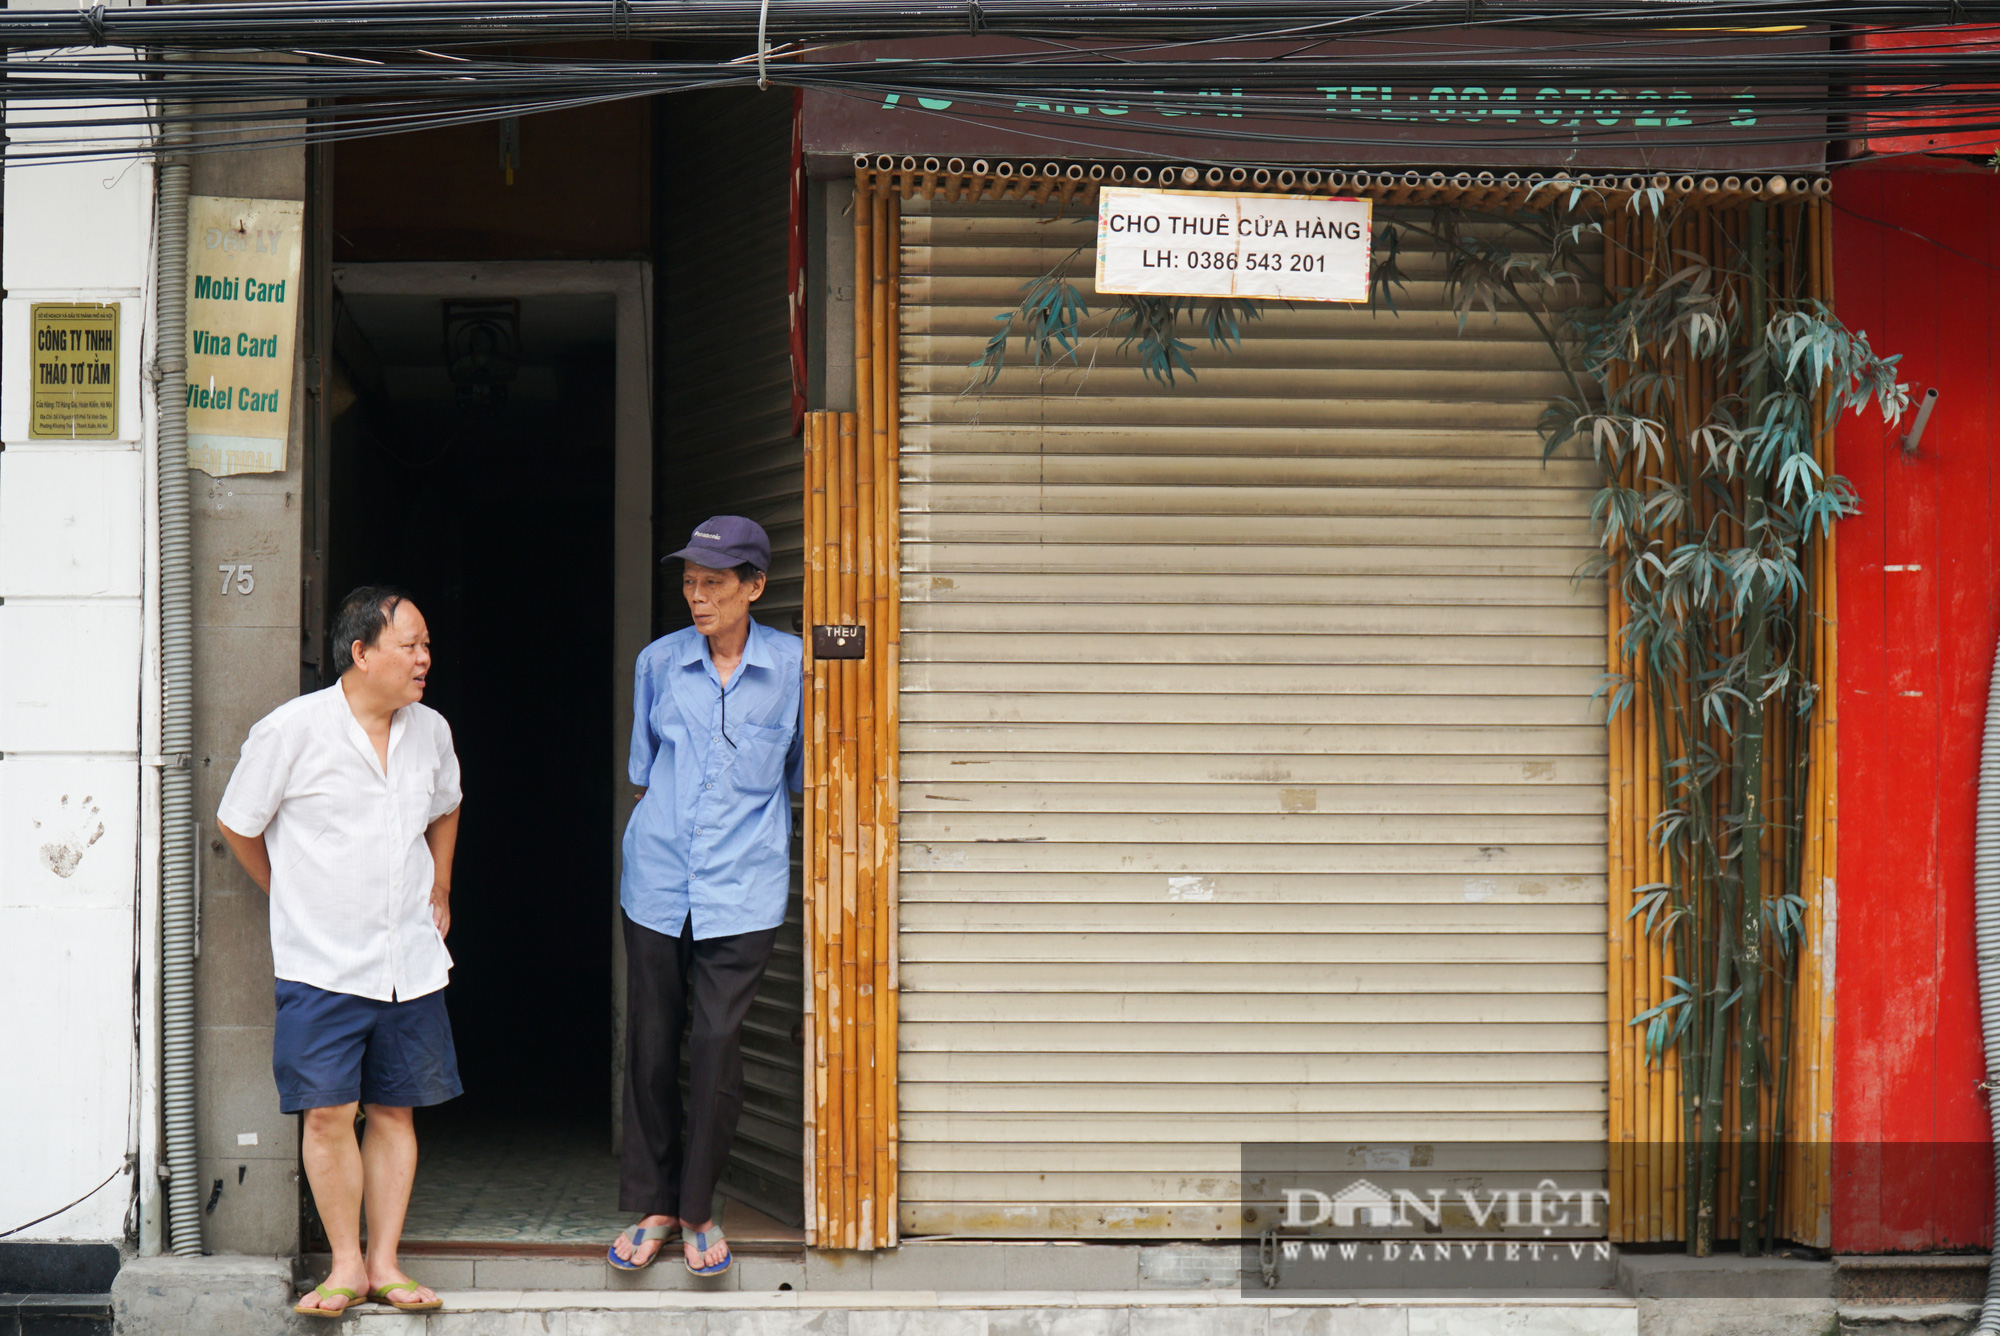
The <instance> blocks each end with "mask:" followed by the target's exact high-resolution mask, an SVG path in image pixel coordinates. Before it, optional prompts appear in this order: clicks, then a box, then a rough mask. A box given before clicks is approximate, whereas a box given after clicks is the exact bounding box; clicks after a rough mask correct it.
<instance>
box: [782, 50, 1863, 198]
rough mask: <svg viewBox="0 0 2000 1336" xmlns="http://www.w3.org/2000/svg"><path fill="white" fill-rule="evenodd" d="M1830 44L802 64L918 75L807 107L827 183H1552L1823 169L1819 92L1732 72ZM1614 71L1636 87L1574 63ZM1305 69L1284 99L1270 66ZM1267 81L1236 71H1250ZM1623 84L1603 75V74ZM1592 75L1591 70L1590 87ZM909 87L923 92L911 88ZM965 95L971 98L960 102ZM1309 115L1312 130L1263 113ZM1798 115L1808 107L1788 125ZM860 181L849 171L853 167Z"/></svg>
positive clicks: (940, 53) (822, 93)
mask: <svg viewBox="0 0 2000 1336" xmlns="http://www.w3.org/2000/svg"><path fill="white" fill-rule="evenodd" d="M1828 44H1829V39H1828V36H1827V33H1826V32H1825V31H1824V30H1823V29H1817V28H1812V27H1806V26H1802V27H1800V28H1798V29H1797V30H1795V31H1792V32H1786V33H1730V32H1726V31H1708V32H1699V33H1675V32H1653V33H1643V34H1642V33H1634V34H1632V35H1630V36H1625V35H1620V36H1619V37H1618V38H1616V39H1615V41H1608V40H1607V38H1606V37H1605V36H1604V35H1603V34H1601V33H1600V34H1595V35H1592V34H1582V33H1564V32H1555V31H1537V30H1527V29H1521V28H1490V27H1487V28H1456V29H1439V30H1436V31H1427V32H1425V33H1424V34H1423V35H1422V37H1421V39H1413V38H1408V37H1397V36H1390V35H1386V34H1385V35H1369V36H1358V37H1341V38H1328V37H1326V36H1324V35H1323V34H1320V33H1314V34H1312V35H1311V36H1310V37H1307V38H1303V39H1301V40H1300V41H1296V42H1291V43H1282V42H1238V43H1221V42H1218V43H1208V44H1203V43H1199V42H1188V43H1175V44H1173V45H1171V46H1170V47H1167V48H1161V47H1160V46H1158V45H1157V44H1146V45H1143V46H1140V47H1137V48H1132V49H1126V50H1121V49H1119V48H1116V47H1110V46H1097V47H1093V46H1092V45H1091V44H1089V43H1069V42H1066V43H1063V44H1062V50H1061V52H1060V53H1059V56H1060V58H1059V59H1058V58H1057V54H1056V53H1052V52H1051V50H1050V45H1051V44H1048V43H1034V42H1028V41H1020V40H1009V39H1004V38H997V37H991V36H979V37H935V38H920V39H909V40H902V41H882V42H851V43H844V44H827V45H824V46H819V47H815V48H814V49H813V50H812V51H811V52H810V53H809V54H808V55H807V56H806V59H808V60H812V61H816V62H828V63H832V62H839V63H842V64H850V65H853V64H869V63H875V64H882V65H902V66H907V67H909V69H908V70H907V71H901V70H899V71H897V74H898V76H899V79H898V80H891V79H883V80H880V81H871V82H870V83H868V84H865V85H856V86H855V87H854V89H853V90H852V91H844V90H839V89H833V88H814V89H810V90H808V91H807V92H806V94H805V104H804V121H805V148H806V152H807V154H808V155H810V156H812V157H813V158H814V159H815V160H816V162H817V163H818V164H819V166H818V170H821V171H830V170H837V166H836V164H837V163H839V162H841V161H843V160H844V161H846V162H851V161H852V155H854V154H857V153H870V154H877V153H886V154H891V155H895V156H901V155H903V154H914V155H917V156H918V157H919V159H921V158H923V157H925V156H931V155H937V156H942V157H951V156H958V157H960V158H962V159H963V160H964V161H966V162H967V163H968V164H969V163H970V162H971V161H972V160H973V159H974V158H1008V157H1017V158H1018V157H1032V158H1034V159H1038V160H1039V159H1043V158H1050V159H1063V160H1073V159H1078V158H1084V159H1088V158H1107V159H1112V158H1122V159H1127V160H1153V161H1160V160H1166V161H1170V162H1171V161H1174V160H1182V161H1187V162H1268V163H1273V164H1279V163H1300V164H1308V165H1315V166H1321V167H1327V166H1394V167H1397V168H1408V167H1425V168H1437V167H1449V168H1458V167H1472V168H1494V169H1503V170H1520V171H1540V172H1544V173H1555V172H1570V171H1593V172H1594V171H1604V170H1617V171H1634V172H1645V173H1649V174H1650V173H1655V172H1710V171H1716V172H1722V171H1749V172H1766V171H1779V170H1782V171H1786V172H1818V171H1823V170H1825V167H1826V151H1825V143H1824V141H1825V133H1826V118H1825V115H1824V113H1823V112H1821V113H1817V114H1816V113H1815V112H1814V110H1813V109H1812V107H1811V105H1810V104H1812V103H1813V102H1815V101H1816V100H1817V96H1818V94H1820V93H1822V92H1823V91H1824V90H1823V89H1816V88H1812V87H1808V86H1802V85H1788V86H1786V87H1784V88H1771V87H1761V88H1760V87H1758V86H1756V85H1755V84H1753V83H1748V82H1744V81H1742V80H1740V79H1738V80H1731V79H1730V78H1729V74H1728V71H1729V70H1730V69H1731V67H1732V65H1734V64H1735V63H1736V62H1739V61H1742V60H1745V59H1748V58H1752V57H1769V56H1772V55H1775V54H1780V53H1783V54H1799V53H1813V52H1824V51H1826V50H1827V49H1828ZM1597 55H1606V56H1615V57H1618V58H1620V59H1622V60H1625V61H1627V62H1629V64H1628V66H1627V67H1626V68H1627V70H1628V71H1630V70H1638V71H1641V72H1615V71H1614V72H1605V71H1603V70H1588V69H1584V68H1583V67H1581V66H1579V65H1578V64H1577V63H1576V61H1575V60H1574V59H1573V58H1575V57H1592V56H1597ZM1009 59H1013V60H1027V61H1033V62H1035V63H1037V64H1039V65H1040V66H1042V68H1043V69H1044V70H1045V71H1046V73H1045V75H1044V78H1045V79H1046V81H1047V83H1048V91H1045V92H1040V93H1026V92H1022V93H1007V94H1005V95H1001V94H998V93H995V92H993V91H990V90H989V91H981V89H982V81H980V80H976V79H959V77H958V75H957V73H956V72H955V71H954V70H953V69H951V68H950V67H948V66H945V65H943V64H940V63H939V62H942V61H949V60H971V61H975V62H979V63H981V64H985V65H987V66H988V67H989V68H990V66H991V65H992V63H993V62H996V61H1003V60H1009ZM1129 61H1171V62H1172V63H1174V64H1176V65H1185V66H1187V67H1188V68H1189V69H1192V70H1198V71H1199V72H1200V75H1201V81H1202V87H1201V88H1200V89H1199V90H1198V91H1196V92H1192V93H1183V94H1181V95H1179V96H1177V97H1172V98H1166V99H1164V100H1163V99H1162V98H1161V97H1159V96H1155V93H1156V91H1157V90H1154V89H1152V88H1150V87H1148V86H1146V85H1143V84H1139V83H1134V82H1133V79H1132V76H1130V75H1129V74H1125V73H1121V72H1120V69H1119V67H1120V65H1121V64H1123V63H1124V62H1129ZM1286 68H1290V69H1293V70H1295V71H1296V80H1297V82H1296V83H1295V84H1291V83H1277V84H1273V83H1272V82H1271V79H1270V72H1271V71H1272V70H1273V69H1280V70H1282V69H1286ZM1252 69H1254V70H1255V71H1256V72H1257V76H1258V77H1257V78H1256V79H1254V80H1253V79H1251V78H1250V77H1248V75H1238V76H1236V77H1234V78H1232V70H1252ZM1606 69H1607V70H1608V69H1610V67H1606ZM1580 70H1582V72H1579V71H1580ZM900 79H910V80H913V81H914V86H913V87H909V88H905V89H900V90H899V89H898V88H897V87H896V84H897V82H898V81H899V80H900ZM955 80H956V81H957V82H959V83H964V84H966V85H967V90H966V91H964V92H957V91H953V90H954V82H955ZM1288 104H1289V105H1300V106H1311V107H1312V108H1313V113H1314V114H1313V115H1311V116H1287V115H1283V114H1274V113H1273V112H1272V111H1271V110H1269V109H1270V108H1272V107H1274V106H1284V105H1288ZM1791 108H1797V110H1792V109H1791ZM850 170H851V168H850Z"/></svg>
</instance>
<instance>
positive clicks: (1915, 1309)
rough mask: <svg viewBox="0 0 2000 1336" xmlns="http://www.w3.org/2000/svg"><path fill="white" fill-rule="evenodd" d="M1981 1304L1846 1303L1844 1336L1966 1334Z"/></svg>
mask: <svg viewBox="0 0 2000 1336" xmlns="http://www.w3.org/2000/svg"><path fill="white" fill-rule="evenodd" d="M1978 1320H1979V1305H1978V1304H1965V1303H1956V1304H1845V1303H1844V1304H1842V1305H1840V1336H1963V1333H1965V1332H1968V1331H1971V1330H1972V1327H1973V1324H1974V1323H1975V1322H1977V1321H1978Z"/></svg>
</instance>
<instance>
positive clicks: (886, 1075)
mask: <svg viewBox="0 0 2000 1336" xmlns="http://www.w3.org/2000/svg"><path fill="white" fill-rule="evenodd" d="M900 212H901V211H900V210H899V209H898V207H897V206H896V204H895V202H894V201H891V202H890V203H889V204H888V207H887V209H886V211H885V212H884V214H883V216H882V218H881V219H880V220H879V227H880V229H881V232H882V235H883V237H884V238H885V243H884V246H883V250H882V255H883V274H884V278H885V281H884V283H883V285H882V289H883V308H882V317H881V321H880V324H879V327H878V328H879V336H878V355H877V358H876V365H877V366H878V367H880V368H881V372H880V376H879V379H878V382H877V383H878V384H879V385H880V386H881V394H880V396H879V397H878V400H877V402H878V403H880V405H881V409H882V411H881V414H880V418H879V421H880V423H881V430H880V431H878V432H877V433H876V437H875V439H876V449H877V455H876V466H875V468H876V482H875V497H876V513H875V529H874V539H875V551H876V558H875V565H876V571H877V572H878V575H877V581H876V591H877V593H876V598H877V609H876V615H875V627H876V634H877V636H878V640H877V643H876V646H875V650H874V657H873V659H872V660H871V662H872V663H873V665H874V670H875V673H876V696H875V699H876V712H877V713H876V734H875V738H876V754H875V758H874V761H875V766H874V780H875V793H876V802H877V804H878V808H877V816H876V827H875V829H876V853H875V859H876V868H877V871H876V894H877V899H878V904H877V909H876V915H875V1015H876V1021H875V1045H876V1054H875V1081H876V1096H875V1109H876V1113H875V1126H876V1143H875V1156H876V1160H875V1185H876V1190H875V1240H876V1244H877V1246H878V1247H887V1246H893V1245H894V1244H895V1242H896V1239H897V1238H898V1236H899V1233H900V1229H899V1226H898V1223H897V1192H896V1152H895V1147H896V1142H897V1135H898V1134H897V1120H896V1094H897V1092H896V1072H897V1055H896V1035H897V1031H896V1019H897V1017H896V1006H897V998H896V986H895V982H894V975H895V950H896V945H895V914H896V908H895V906H896V865H897V840H896V833H897V828H898V824H899V819H900V818H899V803H900V795H899V791H898V788H897V783H896V779H897V775H898V773H899V770H900V765H901V757H900V753H899V751H898V748H899V746H900V738H899V732H898V729H897V725H896V719H897V715H898V710H897V707H896V700H897V697H898V696H899V694H900V692H901V688H902V682H901V673H900V665H899V658H900V654H899V646H900V641H901V626H900V608H901V604H902V560H901V551H902V542H901V533H900V528H901V511H902V507H901V505H900V504H899V499H900V496H901V486H900V477H899V466H898V462H897V455H898V450H897V441H898V439H899V436H900V429H901V412H902V409H901V399H902V394H901V388H902V385H901V383H902V358H901V355H900V351H899V350H900V348H901V344H902V300H901V297H902V292H901V289H902V225H901V217H900Z"/></svg>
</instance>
